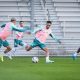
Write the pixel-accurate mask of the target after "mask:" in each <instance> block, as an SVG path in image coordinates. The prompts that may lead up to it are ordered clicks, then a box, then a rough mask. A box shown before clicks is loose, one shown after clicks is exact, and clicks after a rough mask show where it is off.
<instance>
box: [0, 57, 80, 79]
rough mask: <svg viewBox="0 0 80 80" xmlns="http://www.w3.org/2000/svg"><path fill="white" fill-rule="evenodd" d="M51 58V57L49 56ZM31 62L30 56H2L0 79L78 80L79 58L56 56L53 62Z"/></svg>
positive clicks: (79, 72)
mask: <svg viewBox="0 0 80 80" xmlns="http://www.w3.org/2000/svg"><path fill="white" fill-rule="evenodd" d="M51 59H52V60H53V58H51ZM39 60H40V61H39V63H32V61H31V58H30V57H14V58H13V60H9V59H8V58H6V57H4V62H0V80H80V58H77V60H72V58H56V57H54V61H55V63H49V64H47V63H45V58H39Z"/></svg>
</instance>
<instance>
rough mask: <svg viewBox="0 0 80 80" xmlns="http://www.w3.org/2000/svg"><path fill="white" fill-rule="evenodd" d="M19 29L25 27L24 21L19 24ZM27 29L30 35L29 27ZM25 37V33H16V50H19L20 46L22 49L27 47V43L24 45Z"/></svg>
mask: <svg viewBox="0 0 80 80" xmlns="http://www.w3.org/2000/svg"><path fill="white" fill-rule="evenodd" d="M19 27H25V26H24V21H20V22H19ZM26 29H27V32H26V33H27V34H29V33H30V28H29V27H28V26H26ZM23 35H24V32H16V38H15V39H14V47H15V49H19V47H18V46H19V45H20V46H21V47H20V48H22V47H25V45H26V43H24V42H23V41H22V38H23Z"/></svg>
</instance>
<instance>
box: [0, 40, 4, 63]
mask: <svg viewBox="0 0 80 80" xmlns="http://www.w3.org/2000/svg"><path fill="white" fill-rule="evenodd" d="M1 47H2V39H0V48H1ZM0 59H1V61H2V62H3V61H4V60H3V55H2V54H1V53H0Z"/></svg>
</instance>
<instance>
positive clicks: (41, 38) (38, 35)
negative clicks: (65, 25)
mask: <svg viewBox="0 0 80 80" xmlns="http://www.w3.org/2000/svg"><path fill="white" fill-rule="evenodd" d="M51 24H52V22H51V21H47V23H46V26H45V27H40V28H38V29H35V30H34V32H33V33H35V39H34V41H33V42H32V43H31V45H28V46H26V50H27V51H30V50H31V49H32V48H34V47H36V46H39V47H40V48H41V49H42V50H43V51H45V53H46V63H52V62H54V61H51V60H50V59H49V50H48V48H47V47H46V45H45V42H46V39H47V38H48V36H49V35H50V36H51V37H52V38H53V39H55V40H56V41H57V42H59V43H61V41H60V40H59V39H57V38H56V37H55V36H54V35H53V34H52V31H51V28H50V27H51Z"/></svg>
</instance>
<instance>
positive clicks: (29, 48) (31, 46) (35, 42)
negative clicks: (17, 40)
mask: <svg viewBox="0 0 80 80" xmlns="http://www.w3.org/2000/svg"><path fill="white" fill-rule="evenodd" d="M36 46H38V44H37V41H36V39H34V41H33V42H32V43H31V44H30V45H27V46H26V47H25V49H26V51H30V50H31V49H32V48H34V47H36Z"/></svg>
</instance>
